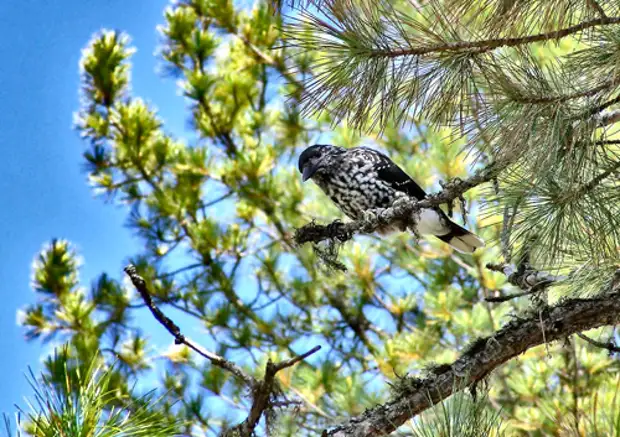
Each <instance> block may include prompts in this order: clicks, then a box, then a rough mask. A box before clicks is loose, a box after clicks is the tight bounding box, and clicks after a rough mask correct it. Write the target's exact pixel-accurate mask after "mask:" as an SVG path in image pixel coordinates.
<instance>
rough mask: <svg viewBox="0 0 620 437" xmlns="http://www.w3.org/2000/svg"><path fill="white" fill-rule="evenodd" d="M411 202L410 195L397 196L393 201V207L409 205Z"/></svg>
mask: <svg viewBox="0 0 620 437" xmlns="http://www.w3.org/2000/svg"><path fill="white" fill-rule="evenodd" d="M410 202H411V199H410V198H408V197H397V198H396V200H394V202H392V206H391V207H392V208H401V207H403V206H405V205H408V204H409V203H410Z"/></svg>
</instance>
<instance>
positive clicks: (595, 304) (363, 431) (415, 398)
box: [323, 270, 620, 437]
mask: <svg viewBox="0 0 620 437" xmlns="http://www.w3.org/2000/svg"><path fill="white" fill-rule="evenodd" d="M615 276H616V277H620V270H618V271H617V272H616V275H615ZM618 282H620V281H612V282H611V285H610V286H608V287H607V288H606V289H604V290H601V291H602V292H601V293H600V294H599V295H598V296H597V297H594V298H590V299H567V300H565V301H563V302H560V303H558V304H557V305H555V306H552V307H548V308H546V309H545V310H544V311H542V312H541V313H540V314H538V313H537V314H533V315H531V316H529V317H527V318H524V319H515V320H513V321H511V322H510V323H508V324H507V325H505V326H504V327H503V328H502V329H500V330H499V331H497V332H495V334H493V335H492V336H489V337H486V338H481V339H479V340H477V341H475V342H474V343H473V344H472V345H471V346H470V347H469V348H468V350H466V351H465V352H463V353H462V354H461V356H460V357H459V358H458V359H457V360H456V361H454V362H453V363H452V364H450V365H445V366H441V367H439V368H438V369H437V370H436V371H434V372H432V373H431V374H430V375H429V376H427V377H426V378H424V379H419V380H417V381H416V384H415V385H414V387H413V388H412V389H410V390H409V391H406V392H403V393H401V394H399V395H398V396H397V397H396V398H395V399H393V400H391V401H389V402H387V403H385V404H382V405H378V406H376V407H373V408H371V409H368V410H366V411H365V412H364V413H362V414H361V415H359V416H357V417H353V418H351V419H349V420H348V421H347V422H345V423H341V424H339V425H337V426H335V427H333V428H331V429H329V430H325V431H324V432H323V436H324V437H374V436H384V435H386V434H389V433H391V432H392V431H394V430H395V429H397V428H398V427H399V426H401V425H403V424H404V423H405V422H407V421H408V420H410V419H411V418H413V417H415V416H417V415H418V414H420V413H421V412H423V411H424V410H426V409H428V408H430V407H431V406H432V405H434V404H437V403H439V402H441V401H442V400H444V399H446V398H448V397H449V396H450V395H452V394H453V392H454V390H455V387H456V388H457V390H462V389H464V388H466V387H469V386H472V385H473V384H475V383H476V382H477V381H480V380H481V379H483V378H485V377H486V376H487V375H489V374H490V373H491V372H492V371H493V370H495V369H496V368H498V367H499V366H501V365H502V364H504V363H505V362H507V361H509V360H510V359H512V358H514V357H516V356H518V355H520V354H522V353H523V352H525V351H527V350H528V349H530V348H533V347H535V346H539V345H541V344H545V343H550V342H553V341H556V340H561V339H563V338H565V337H567V336H570V335H572V334H575V333H578V332H581V331H586V330H589V329H594V328H598V327H600V326H609V325H615V324H617V323H618V322H619V321H620V286H619V284H618ZM457 382H458V383H459V384H456V383H457Z"/></svg>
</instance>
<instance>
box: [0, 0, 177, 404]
mask: <svg viewBox="0 0 620 437" xmlns="http://www.w3.org/2000/svg"><path fill="white" fill-rule="evenodd" d="M167 3H168V2H167V1H165V0H131V1H126V0H63V1H59V0H56V1H41V0H20V1H0V41H2V42H0V59H2V62H0V150H1V151H2V158H3V159H2V160H0V199H1V201H2V202H1V206H0V278H2V281H1V282H0V293H1V296H2V305H0V325H1V328H0V351H2V353H3V354H4V358H3V359H2V360H0V394H1V395H0V413H2V412H6V413H12V412H14V407H13V404H14V403H18V404H20V405H24V403H23V401H22V399H23V397H24V395H28V394H30V393H31V390H30V388H29V386H28V383H27V381H26V379H25V373H26V371H27V368H28V366H29V365H31V366H33V367H34V369H35V370H36V369H37V368H38V366H39V362H40V359H41V356H42V353H43V351H44V350H46V349H45V346H43V345H41V344H40V343H39V342H32V343H26V341H25V340H24V337H23V330H22V329H21V328H20V327H19V326H17V324H16V312H17V310H18V309H19V308H21V307H23V306H24V305H26V304H28V303H30V302H33V301H34V299H35V296H34V292H32V290H31V289H30V287H29V282H30V273H31V271H30V267H31V263H32V259H33V257H34V256H35V254H36V253H37V252H38V251H39V250H40V249H41V247H42V246H43V244H44V243H46V242H48V241H49V240H50V239H52V238H64V239H68V240H70V241H71V242H73V243H74V244H75V245H76V246H77V248H78V250H79V252H80V254H81V256H82V257H83V259H84V266H83V268H82V270H81V280H82V284H83V285H86V286H88V285H89V284H90V282H91V280H92V279H94V278H95V277H96V276H97V274H98V273H100V272H103V271H106V272H108V273H110V274H111V275H113V276H115V277H118V278H120V277H121V274H122V267H123V261H124V259H125V258H126V257H128V256H130V255H132V254H135V253H137V252H139V251H140V247H139V246H138V241H137V240H136V239H134V238H132V236H131V234H130V232H129V231H128V230H127V229H125V228H124V227H123V223H124V220H125V213H124V211H123V210H122V209H120V208H119V207H115V206H112V205H109V204H108V205H106V204H104V202H103V201H102V200H101V199H96V198H94V197H93V195H92V193H91V191H90V189H89V187H88V185H87V183H86V175H85V173H84V172H83V171H82V169H81V166H82V157H81V154H82V151H83V149H84V144H83V143H82V142H81V141H80V139H79V136H78V134H77V132H76V131H74V130H73V127H72V117H73V112H74V111H75V110H76V109H77V107H78V86H79V71H78V61H79V59H80V55H81V49H82V48H83V47H84V45H85V44H86V43H87V42H88V41H89V39H90V38H91V36H92V34H93V33H94V32H96V31H98V30H99V29H101V28H103V27H105V28H109V29H119V30H123V31H126V32H127V33H128V34H129V35H130V36H131V38H132V45H133V46H135V47H136V49H137V52H136V54H135V55H134V58H133V60H132V61H133V70H132V78H133V84H132V89H133V92H134V94H136V95H140V96H141V97H143V98H144V99H146V101H147V102H151V103H153V104H154V105H155V106H156V107H157V108H158V109H159V113H160V116H161V117H162V118H163V119H164V121H165V123H166V127H167V129H168V130H169V131H171V132H172V133H175V134H179V135H180V134H182V133H183V130H184V126H185V117H186V114H187V113H186V112H185V111H184V110H183V101H182V98H181V97H179V96H178V95H177V92H176V86H175V83H174V80H172V79H170V78H162V77H161V76H160V75H159V74H158V73H157V72H156V67H157V63H158V61H157V59H156V58H155V57H154V56H153V53H154V51H155V49H156V47H157V44H158V41H159V38H158V35H157V31H156V25H158V24H161V23H162V22H163V11H164V8H165V6H166V5H167Z"/></svg>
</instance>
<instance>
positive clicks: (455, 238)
mask: <svg viewBox="0 0 620 437" xmlns="http://www.w3.org/2000/svg"><path fill="white" fill-rule="evenodd" d="M436 237H437V238H439V239H440V240H442V241H445V242H446V243H448V244H449V245H450V246H452V247H453V248H454V249H456V250H457V251H459V252H462V253H473V251H474V250H476V249H477V248H479V247H484V240H483V239H482V238H480V237H479V236H477V235H476V234H474V233H472V232H469V231H468V230H467V229H465V228H464V227H462V226H459V225H457V224H456V223H454V222H452V221H450V232H448V233H447V234H445V235H436Z"/></svg>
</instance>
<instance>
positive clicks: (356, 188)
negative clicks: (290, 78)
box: [298, 144, 484, 253]
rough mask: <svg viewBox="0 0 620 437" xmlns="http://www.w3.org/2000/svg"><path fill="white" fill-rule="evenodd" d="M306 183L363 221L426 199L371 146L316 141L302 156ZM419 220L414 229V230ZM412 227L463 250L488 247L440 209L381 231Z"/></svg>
mask: <svg viewBox="0 0 620 437" xmlns="http://www.w3.org/2000/svg"><path fill="white" fill-rule="evenodd" d="M298 169H299V172H300V173H301V174H302V181H303V182H306V181H307V180H309V179H312V181H313V182H314V183H316V185H318V186H319V188H321V190H322V191H323V192H324V193H325V194H327V196H328V197H329V198H330V199H331V200H332V201H333V202H334V203H335V204H336V206H337V207H338V208H339V209H340V211H342V212H343V213H344V214H345V215H346V216H348V217H349V218H351V219H353V220H361V219H363V218H364V217H365V215H366V214H367V213H368V212H372V211H373V210H375V211H376V210H380V209H385V208H389V207H390V206H392V205H393V204H394V202H395V201H404V200H405V199H410V200H422V199H425V198H427V195H426V192H425V191H424V190H423V189H422V188H421V187H420V186H419V185H418V184H417V183H416V182H415V181H414V180H413V179H411V177H410V176H409V175H408V174H407V173H405V172H404V171H403V170H402V169H401V168H400V167H399V166H398V165H396V164H395V163H394V162H393V161H392V160H391V159H390V158H389V157H388V156H387V155H385V154H383V153H381V152H379V151H377V150H374V149H371V148H369V147H363V146H362V147H352V148H344V147H339V146H332V145H328V144H315V145H313V146H310V147H308V148H306V149H305V150H304V151H303V152H302V153H301V155H300V156H299V162H298ZM412 223H415V225H414V227H415V228H414V229H411V226H412ZM408 229H409V230H410V231H413V232H414V233H415V234H418V235H434V236H435V237H437V238H439V239H440V240H442V241H444V242H446V243H448V244H449V245H450V246H452V247H453V248H454V249H456V250H457V251H459V252H462V253H473V252H474V251H475V250H476V249H477V248H479V247H483V246H484V241H483V240H482V238H480V237H479V236H477V235H476V234H474V233H472V232H470V231H468V230H467V229H465V228H463V227H462V226H460V225H458V224H456V223H455V222H453V221H452V220H451V219H450V218H449V217H448V216H447V215H446V213H444V212H443V211H442V210H441V209H440V208H439V207H432V208H422V209H420V210H419V211H417V212H415V216H414V220H409V221H406V222H405V221H400V222H398V221H397V222H395V223H391V224H389V225H386V226H380V227H379V228H378V229H377V232H378V233H379V234H380V235H387V234H390V233H392V232H397V231H400V232H403V231H406V230H408Z"/></svg>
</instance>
